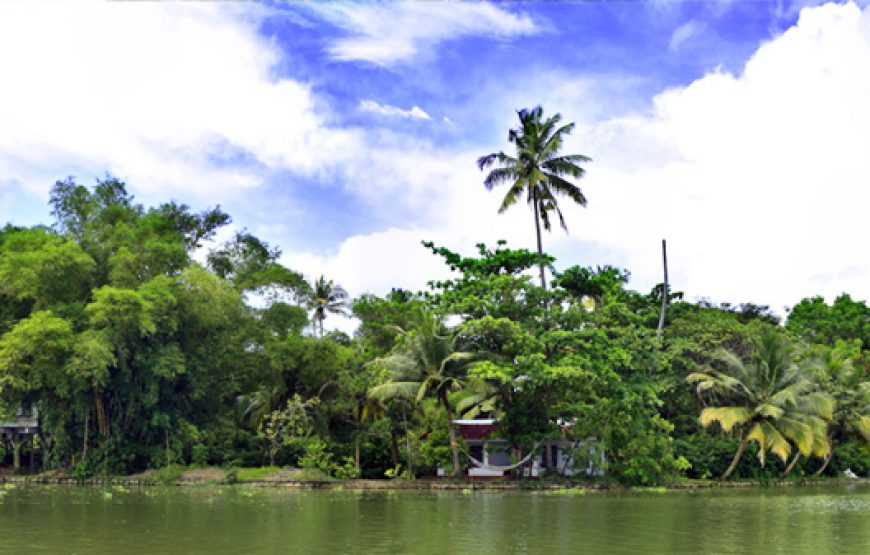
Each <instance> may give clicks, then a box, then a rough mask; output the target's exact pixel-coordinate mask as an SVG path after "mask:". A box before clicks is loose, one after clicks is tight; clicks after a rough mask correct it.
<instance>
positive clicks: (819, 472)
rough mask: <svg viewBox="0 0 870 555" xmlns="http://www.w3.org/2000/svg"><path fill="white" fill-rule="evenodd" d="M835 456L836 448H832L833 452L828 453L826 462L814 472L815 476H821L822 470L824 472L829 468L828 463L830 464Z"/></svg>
mask: <svg viewBox="0 0 870 555" xmlns="http://www.w3.org/2000/svg"><path fill="white" fill-rule="evenodd" d="M833 458H834V450H833V449H831V452H830V453H828V456H827V457H825V462H823V463H822V467H821V468H819V469H818V470H816V471H815V472H814V473H813V477H816V476H820V475H821V474H822V472H824V471H825V469H826V468H828V464H830V462H831V459H833Z"/></svg>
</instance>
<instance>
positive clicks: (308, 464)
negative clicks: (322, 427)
mask: <svg viewBox="0 0 870 555" xmlns="http://www.w3.org/2000/svg"><path fill="white" fill-rule="evenodd" d="M299 466H300V467H302V468H303V469H308V470H311V469H315V470H320V471H321V472H323V473H324V474H326V475H327V476H330V477H332V478H337V479H339V480H353V479H355V478H358V477H359V469H358V468H357V467H356V465H355V464H354V461H353V459H352V458H351V457H343V458H342V459H341V460H340V461H336V460H335V459H334V455H333V454H332V453H330V452H328V451H327V448H326V443H325V442H323V441H321V440H319V439H312V440H310V441H309V442H308V443H307V444H306V445H305V454H304V455H303V456H302V457H300V458H299Z"/></svg>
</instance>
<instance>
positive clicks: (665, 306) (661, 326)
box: [656, 239, 668, 345]
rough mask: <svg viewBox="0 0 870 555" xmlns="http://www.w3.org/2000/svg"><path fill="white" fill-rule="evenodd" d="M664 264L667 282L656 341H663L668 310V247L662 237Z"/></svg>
mask: <svg viewBox="0 0 870 555" xmlns="http://www.w3.org/2000/svg"><path fill="white" fill-rule="evenodd" d="M662 265H663V266H664V269H665V283H664V287H663V288H662V313H661V315H659V327H658V328H656V342H657V343H658V344H659V345H661V343H662V330H664V329H665V314H666V313H667V311H668V249H667V244H666V243H665V240H664V239H662Z"/></svg>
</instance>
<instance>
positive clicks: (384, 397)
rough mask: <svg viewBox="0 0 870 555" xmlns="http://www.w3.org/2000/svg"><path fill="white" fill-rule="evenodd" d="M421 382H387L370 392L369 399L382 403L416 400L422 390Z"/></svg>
mask: <svg viewBox="0 0 870 555" xmlns="http://www.w3.org/2000/svg"><path fill="white" fill-rule="evenodd" d="M421 385H422V384H421V383H420V382H387V383H383V384H381V385H378V386H375V387H373V388H371V389H369V391H368V397H369V398H370V399H374V400H376V401H380V402H386V401H391V400H393V399H414V398H416V397H417V394H418V392H419V391H420V388H421Z"/></svg>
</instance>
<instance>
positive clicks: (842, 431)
mask: <svg viewBox="0 0 870 555" xmlns="http://www.w3.org/2000/svg"><path fill="white" fill-rule="evenodd" d="M860 352H861V347H860V341H857V345H856V344H851V343H846V342H843V341H838V342H837V345H836V346H835V347H833V348H831V347H827V346H825V347H816V348H815V350H814V352H813V353H812V355H811V357H810V362H811V364H812V365H813V367H814V369H815V376H814V377H815V380H816V383H817V385H818V386H819V387H820V388H821V389H822V390H824V391H827V392H828V393H829V394H830V395H831V396H832V397H833V398H834V401H835V402H836V407H835V409H834V416H833V419H832V420H831V424H830V427H829V434H828V440H829V442H830V443H831V446H832V450H831V452H829V453H828V456H827V457H825V458H824V461H823V463H822V466H821V467H820V468H819V469H818V470H817V471H816V472H815V473H814V474H813V475H814V476H818V475H820V474H821V473H822V472H824V471H825V468H827V467H828V464H829V463H830V462H831V456H832V454H833V446H834V445H835V444H836V443H838V442H842V441H845V440H848V439H859V440H861V441H863V442H864V443H865V444H870V380H868V378H867V376H866V375H865V374H864V372H863V369H862V368H860V367H858V366H856V365H855V364H854V363H853V358H854V356H855V355H860Z"/></svg>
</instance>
